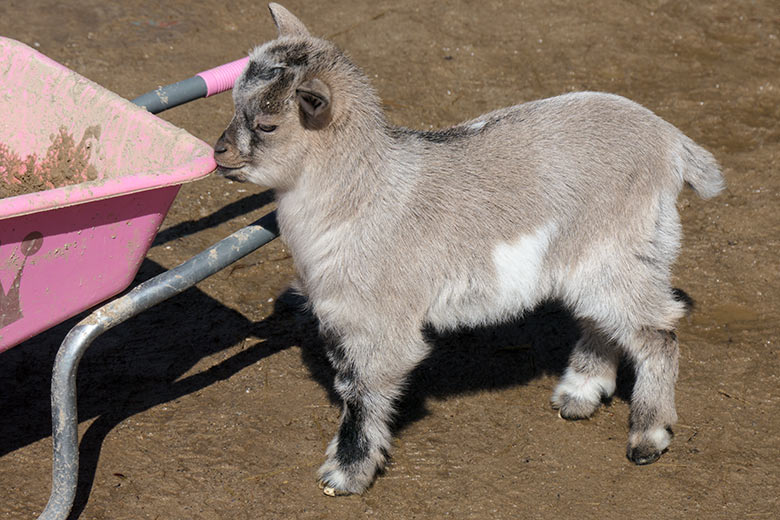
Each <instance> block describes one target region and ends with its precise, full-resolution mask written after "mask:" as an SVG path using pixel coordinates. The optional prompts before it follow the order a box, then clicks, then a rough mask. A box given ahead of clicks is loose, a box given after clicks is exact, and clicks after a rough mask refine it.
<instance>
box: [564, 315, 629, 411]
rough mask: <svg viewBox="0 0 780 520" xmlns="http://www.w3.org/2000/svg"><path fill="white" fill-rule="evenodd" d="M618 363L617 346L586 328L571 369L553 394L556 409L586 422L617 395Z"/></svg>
mask: <svg viewBox="0 0 780 520" xmlns="http://www.w3.org/2000/svg"><path fill="white" fill-rule="evenodd" d="M619 361H620V355H619V352H618V349H617V345H615V344H614V343H612V342H611V341H609V340H608V339H607V338H605V337H603V335H601V334H600V333H598V332H597V331H595V330H593V328H592V327H591V326H586V325H583V332H582V336H581V337H580V339H579V341H578V342H577V344H576V345H575V346H574V350H573V351H572V353H571V356H570V358H569V366H568V367H567V368H566V372H564V374H563V376H562V377H561V381H560V382H559V383H558V386H557V387H556V388H555V391H554V392H553V396H552V405H553V408H556V409H558V410H559V412H560V415H561V417H563V418H564V419H586V418H588V417H590V416H591V415H593V414H594V413H595V412H596V410H597V409H598V408H599V406H600V405H601V403H602V400H603V399H607V398H610V397H612V394H613V393H615V380H616V378H617V367H618V363H619Z"/></svg>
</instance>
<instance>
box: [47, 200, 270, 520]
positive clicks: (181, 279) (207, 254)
mask: <svg viewBox="0 0 780 520" xmlns="http://www.w3.org/2000/svg"><path fill="white" fill-rule="evenodd" d="M278 233H279V231H278V229H277V225H276V214H275V213H269V214H268V215H266V216H265V217H263V218H261V219H260V220H258V221H257V222H255V223H253V224H250V225H249V226H247V227H245V228H243V229H240V230H239V231H236V232H235V233H233V234H232V235H230V236H229V237H227V238H225V239H223V240H221V241H220V242H217V243H216V244H215V245H213V246H212V247H210V248H209V249H207V250H205V251H203V252H201V253H199V254H198V255H196V256H194V257H192V258H190V259H189V260H187V261H186V262H184V263H183V264H181V265H179V266H178V267H175V268H173V269H171V270H170V271H166V272H164V273H162V274H160V275H158V276H155V277H154V278H152V279H150V280H147V281H146V282H144V283H142V284H140V285H139V286H138V287H136V288H135V289H133V290H132V291H130V292H128V293H127V294H126V295H124V296H122V297H121V298H117V299H116V300H113V301H111V302H110V303H107V304H106V305H104V306H102V307H101V308H99V309H98V310H96V311H95V312H93V313H92V314H90V315H89V316H87V317H86V318H85V319H84V320H82V321H81V322H79V323H78V324H77V325H76V326H75V327H73V329H71V331H70V332H69V333H68V335H67V336H66V337H65V340H64V341H63V342H62V345H61V346H60V349H59V351H58V352H57V358H56V360H55V362H54V370H53V373H52V381H51V417H52V437H53V441H54V460H53V464H52V490H51V496H50V497H49V502H48V504H46V509H44V511H43V513H41V516H39V517H38V519H39V520H55V519H56V520H64V519H65V518H66V517H67V516H68V514H69V513H70V510H71V508H72V507H73V501H74V499H75V497H76V485H77V482H78V469H79V455H78V449H79V447H78V411H77V407H76V373H77V371H78V365H79V361H81V357H82V356H83V355H84V352H85V351H86V350H87V348H89V346H90V345H91V344H92V342H93V341H94V340H95V338H97V337H98V336H100V335H101V334H103V333H104V332H106V331H107V330H108V329H110V328H112V327H114V326H116V325H119V324H120V323H122V322H124V321H126V320H128V319H130V318H132V317H133V316H135V315H137V314H140V313H141V312H143V311H145V310H147V309H149V308H151V307H153V306H154V305H157V304H158V303H160V302H162V301H164V300H167V299H168V298H170V297H172V296H175V295H177V294H179V293H181V292H183V291H185V290H186V289H189V288H190V287H192V286H193V285H195V284H196V283H198V282H200V281H201V280H203V279H204V278H207V277H209V276H211V275H212V274H214V273H216V272H217V271H219V270H221V269H223V268H225V267H227V266H228V265H230V264H232V263H233V262H235V261H237V260H239V259H241V258H243V257H244V256H246V255H248V254H249V253H251V252H252V251H255V250H256V249H258V248H259V247H260V246H263V245H264V244H266V243H268V242H270V241H271V240H273V239H274V238H276V237H277V236H278Z"/></svg>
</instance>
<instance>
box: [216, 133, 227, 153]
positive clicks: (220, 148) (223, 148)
mask: <svg viewBox="0 0 780 520" xmlns="http://www.w3.org/2000/svg"><path fill="white" fill-rule="evenodd" d="M227 150H228V142H227V139H226V138H225V132H222V135H221V136H219V139H217V144H215V145H214V153H225V152H227Z"/></svg>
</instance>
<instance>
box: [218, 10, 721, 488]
mask: <svg viewBox="0 0 780 520" xmlns="http://www.w3.org/2000/svg"><path fill="white" fill-rule="evenodd" d="M270 10H271V14H272V17H273V20H274V22H275V23H276V26H277V28H278V30H279V37H278V39H276V40H273V41H270V42H268V43H266V44H264V45H262V46H260V47H257V48H256V49H254V50H253V51H252V52H251V55H250V62H249V65H248V66H247V68H246V70H245V71H244V72H243V74H242V75H241V77H240V78H239V79H238V80H237V81H236V84H235V88H234V90H233V97H234V102H235V115H234V116H233V119H232V120H231V121H230V124H229V125H228V127H227V129H226V130H225V132H224V133H223V134H222V136H221V137H220V139H219V141H218V142H217V144H216V146H215V151H214V156H215V159H216V161H217V163H218V164H219V166H220V171H221V173H222V174H223V175H225V176H226V177H228V178H231V179H236V180H242V181H244V180H245V181H250V182H254V183H257V184H260V185H263V186H267V187H270V188H273V189H274V190H275V193H276V197H277V201H278V221H279V227H280V230H281V234H282V237H283V238H284V240H285V241H286V243H287V245H288V246H289V248H290V251H291V252H292V256H293V259H294V262H295V267H296V270H297V274H298V276H299V284H300V288H301V290H302V291H303V292H304V294H305V295H306V297H307V298H308V300H309V302H310V304H311V307H312V309H313V312H314V313H315V315H316V316H317V318H318V319H319V322H320V324H321V328H322V330H323V331H324V332H326V333H327V335H328V336H330V337H333V338H335V339H336V341H334V342H333V344H332V345H329V347H328V356H329V359H330V361H331V362H332V364H333V367H334V369H335V370H336V374H337V375H336V378H335V388H336V390H337V392H338V393H339V395H340V396H341V398H342V399H343V413H342V416H341V426H340V427H339V431H338V433H337V434H336V436H335V438H334V439H333V441H332V442H331V443H330V445H329V447H328V449H327V452H326V456H327V460H326V462H325V463H324V465H323V466H322V467H321V468H320V471H319V476H320V481H321V484H322V485H323V486H324V488H325V492H326V493H327V494H330V495H336V494H347V493H360V492H362V491H364V490H365V489H366V488H367V487H368V486H369V485H370V484H371V483H372V481H373V479H374V477H375V475H376V473H377V471H378V470H379V469H380V468H381V467H382V465H383V464H384V462H385V459H386V458H387V456H388V451H389V449H390V440H391V439H390V436H391V433H390V424H389V423H390V421H391V419H392V416H393V411H394V406H395V404H396V401H397V400H398V399H399V397H400V396H401V394H402V392H403V388H404V382H405V380H406V378H407V377H408V375H409V373H410V372H411V371H412V369H414V368H415V367H416V366H417V365H418V364H419V363H420V362H421V361H422V360H423V359H424V358H425V357H426V355H427V354H428V352H429V346H428V345H427V344H426V342H425V340H424V339H423V333H422V330H423V328H424V327H425V326H432V327H433V328H434V329H436V330H439V331H442V330H447V329H452V328H454V327H459V326H464V325H465V326H474V325H485V324H492V323H498V322H501V321H502V320H508V319H512V318H514V317H517V316H518V315H520V314H522V313H523V312H524V311H526V310H529V309H533V308H534V307H535V306H536V305H538V304H539V303H540V302H542V301H544V300H548V299H557V300H560V301H561V302H563V303H564V304H565V305H567V306H568V308H569V309H570V310H571V312H572V313H573V314H574V315H575V316H576V317H577V318H578V320H579V321H580V322H581V326H582V337H581V338H580V340H579V341H578V343H577V344H576V346H575V347H574V350H573V352H572V354H571V359H570V363H569V366H568V368H567V369H566V371H565V373H564V374H563V378H562V379H561V381H560V383H559V384H558V386H557V388H556V390H555V392H554V393H553V396H552V403H553V406H554V407H555V408H558V409H559V410H560V414H561V416H562V417H564V418H566V419H578V418H584V417H588V416H590V415H592V414H593V413H594V412H595V411H596V409H597V408H598V407H599V405H600V403H601V402H602V399H603V398H605V397H609V396H611V395H612V394H613V392H614V391H615V377H616V370H617V366H618V361H619V357H620V354H621V353H623V354H625V355H626V356H627V357H628V359H630V360H631V361H632V362H633V364H634V366H635V369H636V383H635V385H634V391H633V395H632V396H631V411H630V433H629V437H628V450H627V455H628V458H629V459H630V460H632V461H633V462H635V463H637V464H647V463H650V462H653V461H655V460H656V459H658V457H659V456H660V455H661V453H662V452H663V451H664V450H665V449H666V447H667V446H668V444H669V442H670V440H671V436H672V432H671V426H672V424H674V423H675V421H676V419H677V415H676V412H675V406H674V384H675V380H676V378H677V358H678V345H677V338H676V336H675V334H674V332H673V329H674V327H675V323H676V322H677V320H678V319H679V318H680V317H681V316H682V315H683V314H684V312H685V310H686V309H685V304H684V302H682V301H680V300H679V299H677V298H675V295H674V292H673V290H672V288H671V286H670V282H669V278H670V266H671V265H672V263H673V261H674V260H675V257H676V256H677V253H678V249H679V244H680V221H679V217H678V214H677V210H676V207H675V203H676V199H677V195H678V193H679V192H680V190H681V188H682V186H683V184H684V183H687V184H689V185H690V186H692V187H693V189H694V190H696V192H697V193H698V194H699V195H700V196H702V197H704V198H709V197H712V196H714V195H716V194H717V193H718V192H719V191H721V189H722V187H723V180H722V177H721V174H720V171H719V168H718V164H717V162H716V161H715V159H714V158H713V156H712V155H710V154H709V153H708V152H707V151H705V150H704V149H702V148H701V147H699V146H698V145H696V144H695V143H694V142H693V141H691V140H690V139H689V138H687V137H686V136H685V135H683V134H682V133H681V132H680V131H679V130H678V129H676V128H675V127H674V126H672V125H671V124H669V123H667V122H665V121H663V120H662V119H660V118H659V117H657V116H656V115H654V114H653V113H652V112H650V111H649V110H647V109H645V108H643V107H641V106H639V105H637V104H636V103H633V102H631V101H629V100H627V99H625V98H622V97H619V96H615V95H609V94H600V93H593V92H580V93H574V94H567V95H563V96H559V97H554V98H551V99H545V100H541V101H533V102H530V103H525V104H522V105H518V106H514V107H510V108H504V109H501V110H496V111H495V112H490V113H488V114H485V115H483V116H480V117H478V118H476V119H473V120H471V121H468V122H465V123H463V124H460V125H457V126H454V127H451V128H448V129H446V130H441V131H435V132H422V131H416V130H408V129H406V128H396V127H393V126H391V125H390V124H389V123H388V122H387V120H386V118H385V116H384V114H383V112H382V110H381V108H380V102H379V100H378V99H377V95H376V94H375V92H374V90H373V89H372V88H371V86H370V85H369V82H368V80H367V78H366V76H365V75H364V74H363V73H362V72H361V71H360V69H358V68H357V67H356V66H355V65H353V64H352V62H351V61H350V60H349V59H348V58H347V57H345V55H344V54H343V53H342V52H341V51H339V50H338V49H337V48H336V47H335V46H334V45H333V44H332V43H330V42H327V41H324V40H322V39H319V38H315V37H313V36H311V35H310V34H309V32H308V30H307V29H306V27H304V25H303V24H302V23H301V22H300V21H299V20H298V19H297V18H296V17H295V16H293V15H292V14H291V13H290V12H289V11H287V10H286V9H284V8H283V7H281V6H279V5H277V4H271V5H270Z"/></svg>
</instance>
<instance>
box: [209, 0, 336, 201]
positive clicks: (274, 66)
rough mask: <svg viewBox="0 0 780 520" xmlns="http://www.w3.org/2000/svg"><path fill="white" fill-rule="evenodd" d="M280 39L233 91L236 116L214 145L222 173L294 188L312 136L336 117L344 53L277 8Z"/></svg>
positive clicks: (257, 54)
mask: <svg viewBox="0 0 780 520" xmlns="http://www.w3.org/2000/svg"><path fill="white" fill-rule="evenodd" d="M269 8H270V10H271V15H272V17H273V20H274V23H275V24H276V27H277V28H278V30H279V37H278V38H277V39H276V40H272V41H270V42H268V43H266V44H264V45H262V46H260V47H257V48H256V49H254V50H253V51H252V53H251V54H250V61H249V65H248V66H247V68H246V70H244V72H243V73H242V74H241V76H240V77H239V78H238V80H237V81H236V84H235V87H234V89H233V102H234V104H235V114H234V115H233V119H232V120H231V121H230V124H229V125H228V127H227V128H226V129H225V131H224V132H223V133H222V136H221V137H220V138H219V140H218V141H217V143H216V145H215V146H214V159H215V160H216V162H217V164H218V166H219V168H218V172H219V173H221V174H222V175H224V176H225V177H228V178H230V179H235V180H240V181H250V182H254V183H256V184H261V185H263V186H267V187H269V188H276V189H287V188H290V187H292V186H293V185H294V184H295V182H296V178H297V175H298V171H297V170H298V168H299V167H300V165H301V164H302V159H303V158H304V157H305V154H307V153H309V151H310V150H308V149H309V146H310V144H311V136H310V135H306V134H307V133H311V132H321V131H325V130H326V129H327V128H328V127H329V125H330V124H331V122H332V119H333V116H334V110H333V100H332V99H331V87H330V86H329V85H328V83H329V82H331V80H330V79H329V76H328V72H329V71H330V69H332V63H333V59H334V57H336V56H339V55H340V53H338V51H337V50H336V49H335V47H334V46H333V45H332V44H330V43H328V42H326V41H324V40H320V39H317V38H314V37H312V36H311V35H310V34H309V32H308V30H307V29H306V27H305V26H304V25H303V23H301V21H300V20H298V19H297V18H296V17H295V16H294V15H293V14H292V13H290V12H289V11H287V10H286V9H285V8H284V7H282V6H280V5H278V4H273V3H272V4H270V5H269Z"/></svg>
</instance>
